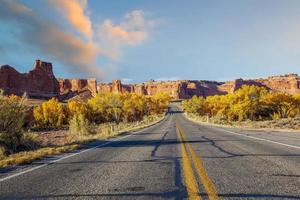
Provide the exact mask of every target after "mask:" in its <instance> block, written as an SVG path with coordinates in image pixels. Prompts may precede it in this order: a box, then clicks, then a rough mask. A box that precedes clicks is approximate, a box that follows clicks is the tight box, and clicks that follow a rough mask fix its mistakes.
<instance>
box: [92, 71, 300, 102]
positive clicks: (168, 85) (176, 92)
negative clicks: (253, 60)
mask: <svg viewBox="0 0 300 200" xmlns="http://www.w3.org/2000/svg"><path fill="white" fill-rule="evenodd" d="M243 85H256V86H260V87H265V88H266V89H268V90H270V91H274V92H284V93H289V94H297V93H300V77H299V76H298V75H297V74H288V75H283V76H271V77H268V78H264V79H263V78H262V79H253V80H244V79H236V80H233V81H227V82H216V81H199V80H180V81H164V82H156V81H148V82H145V83H141V84H129V85H123V84H122V83H121V81H120V80H114V81H112V83H101V84H98V86H97V90H98V92H100V93H106V92H114V93H124V92H134V93H137V94H143V95H150V96H152V95H155V94H157V93H167V94H169V95H170V96H171V97H172V98H173V99H175V100H176V99H188V98H191V97H193V96H194V95H196V96H203V97H207V96H213V95H224V94H228V93H233V92H235V91H236V90H238V89H239V88H241V87H242V86H243Z"/></svg>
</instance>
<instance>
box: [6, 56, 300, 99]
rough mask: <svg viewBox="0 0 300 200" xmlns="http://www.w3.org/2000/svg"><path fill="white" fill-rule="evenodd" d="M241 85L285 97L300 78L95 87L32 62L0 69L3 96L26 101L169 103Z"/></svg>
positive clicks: (298, 85) (117, 82) (298, 84)
mask: <svg viewBox="0 0 300 200" xmlns="http://www.w3.org/2000/svg"><path fill="white" fill-rule="evenodd" d="M243 85H257V86H261V87H265V88H267V89H268V90H271V91H274V92H285V93H289V94H297V93H300V77H299V76H298V75H297V74H287V75H283V76H271V77H268V78H261V79H248V80H244V79H236V80H233V81H227V82H225V83H224V82H216V81H199V80H178V81H164V82H156V81H148V82H145V83H140V84H122V83H121V81H120V80H113V81H112V83H100V84H97V81H96V79H59V80H57V79H56V78H55V76H54V74H53V71H52V64H51V63H48V62H43V61H40V60H36V62H35V64H34V69H33V70H31V71H29V72H28V73H19V72H18V71H16V70H15V69H14V68H13V67H11V66H9V65H4V66H1V68H0V88H1V89H3V90H4V92H5V94H17V95H22V94H23V93H24V92H26V93H27V94H28V95H29V96H30V97H35V98H50V97H58V98H60V99H62V100H63V99H70V98H75V97H76V96H78V97H79V98H81V97H82V98H84V99H86V98H89V97H91V96H93V95H94V94H96V93H107V92H113V93H125V92H131V93H137V94H143V95H150V96H151V95H155V94H157V93H167V94H169V95H170V96H171V97H172V98H173V99H187V98H191V97H192V96H194V95H197V96H203V97H206V96H212V95H216V94H218V95H221V94H227V93H232V92H234V91H236V90H237V89H239V88H240V87H242V86H243Z"/></svg>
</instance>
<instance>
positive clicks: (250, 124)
mask: <svg viewBox="0 0 300 200" xmlns="http://www.w3.org/2000/svg"><path fill="white" fill-rule="evenodd" d="M182 108H183V109H184V111H185V112H186V113H187V114H188V116H189V117H190V118H193V119H196V120H199V121H203V122H210V123H215V124H223V125H234V126H242V127H247V128H282V129H300V95H291V94H286V93H275V92H269V91H268V90H266V89H265V88H263V87H258V86H246V85H245V86H242V87H241V88H240V89H239V90H237V91H236V92H234V93H233V94H227V95H215V96H210V97H207V98H203V97H196V96H194V97H193V98H191V99H189V100H185V101H183V102H182Z"/></svg>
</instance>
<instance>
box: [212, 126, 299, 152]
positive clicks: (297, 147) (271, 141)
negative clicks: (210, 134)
mask: <svg viewBox="0 0 300 200" xmlns="http://www.w3.org/2000/svg"><path fill="white" fill-rule="evenodd" d="M212 128H214V129H217V130H219V131H222V130H220V129H218V128H215V127H212ZM223 131H225V132H227V133H231V134H235V135H240V136H244V137H248V138H252V139H255V140H261V141H266V142H270V143H273V144H279V145H282V146H287V147H291V148H295V149H300V146H295V145H291V144H285V143H281V142H275V141H273V140H268V139H264V138H259V137H254V136H249V135H245V134H241V133H236V132H233V131H229V130H226V129H223Z"/></svg>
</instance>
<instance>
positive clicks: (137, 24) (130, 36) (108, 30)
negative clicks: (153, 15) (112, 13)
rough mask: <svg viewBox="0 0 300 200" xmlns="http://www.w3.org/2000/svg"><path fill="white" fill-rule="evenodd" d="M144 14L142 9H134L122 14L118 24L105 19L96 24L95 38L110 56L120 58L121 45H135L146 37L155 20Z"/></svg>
mask: <svg viewBox="0 0 300 200" xmlns="http://www.w3.org/2000/svg"><path fill="white" fill-rule="evenodd" d="M145 15H146V14H145V12H144V11H142V10H134V11H132V12H130V13H128V14H126V15H124V17H123V18H122V20H121V22H120V23H119V24H114V23H113V21H112V20H110V19H107V20H104V21H103V22H102V23H100V24H99V25H98V26H97V33H96V34H97V40H98V41H99V43H100V44H101V45H102V46H103V47H105V48H106V50H107V51H106V52H105V53H106V54H107V55H108V56H110V58H112V59H114V60H117V59H120V57H121V49H122V47H124V46H137V45H140V44H142V43H143V42H145V41H146V40H147V39H148V37H149V32H150V30H151V28H153V27H154V26H155V25H156V21H155V20H147V19H146V18H145Z"/></svg>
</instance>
